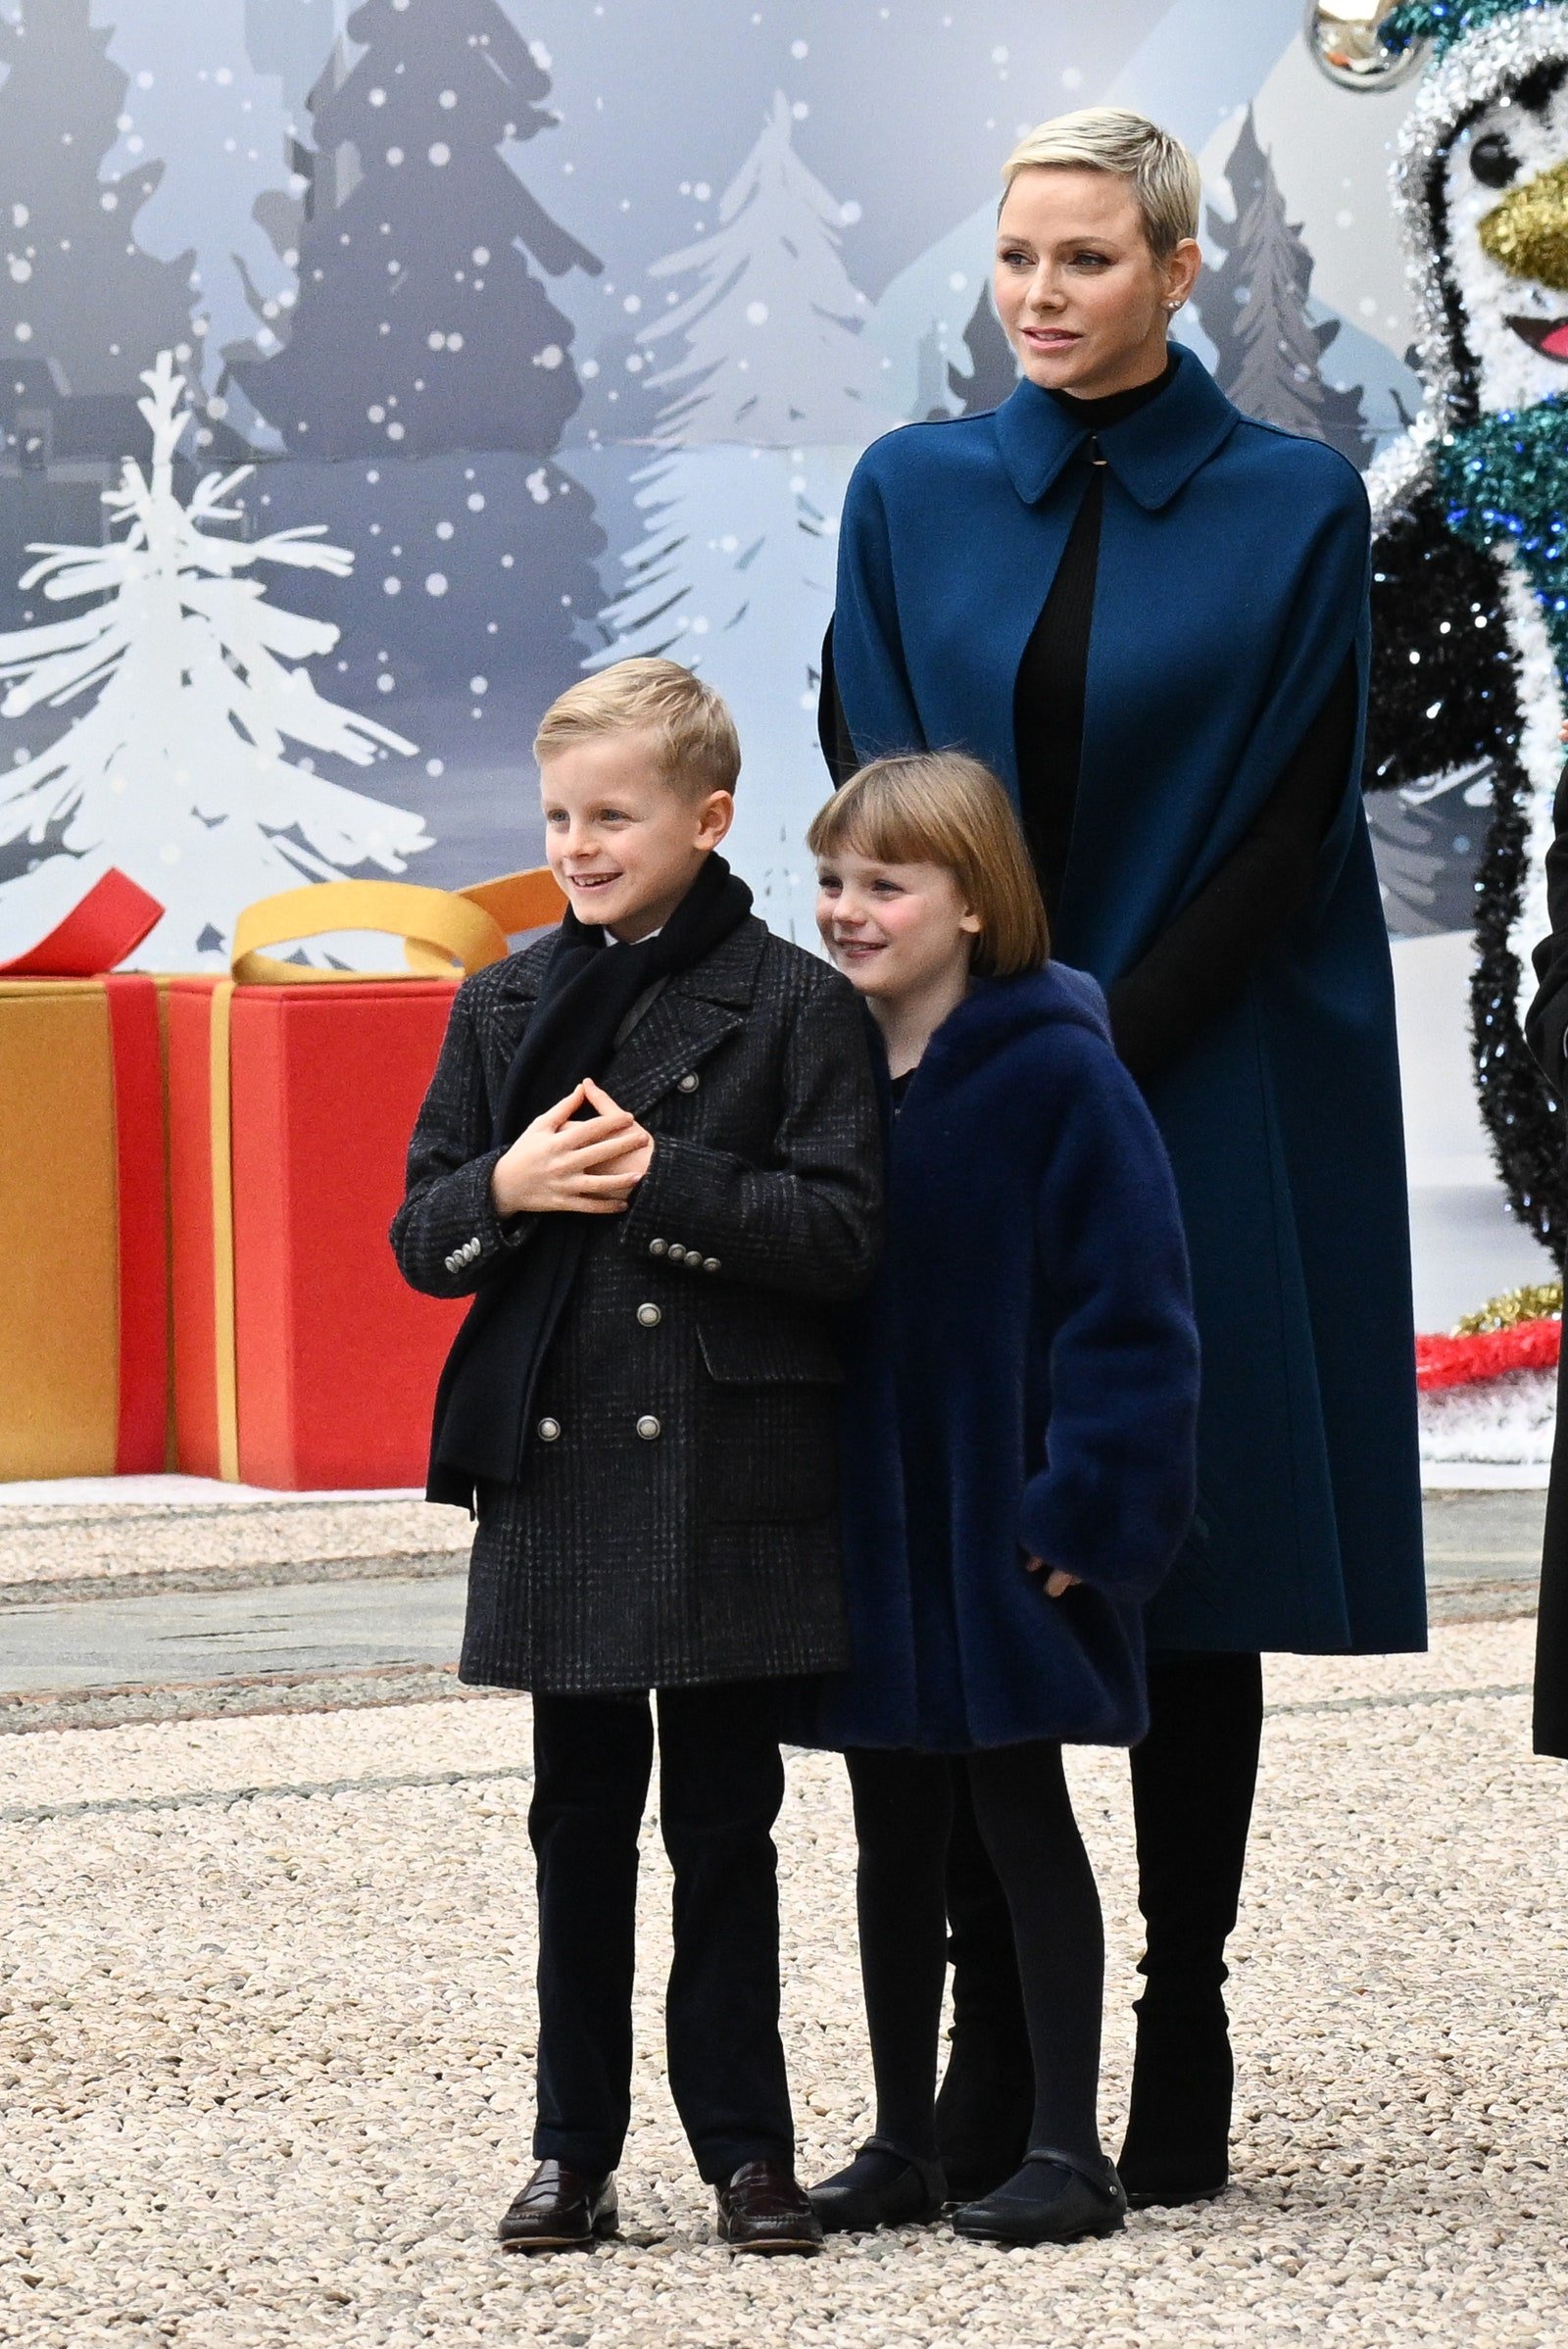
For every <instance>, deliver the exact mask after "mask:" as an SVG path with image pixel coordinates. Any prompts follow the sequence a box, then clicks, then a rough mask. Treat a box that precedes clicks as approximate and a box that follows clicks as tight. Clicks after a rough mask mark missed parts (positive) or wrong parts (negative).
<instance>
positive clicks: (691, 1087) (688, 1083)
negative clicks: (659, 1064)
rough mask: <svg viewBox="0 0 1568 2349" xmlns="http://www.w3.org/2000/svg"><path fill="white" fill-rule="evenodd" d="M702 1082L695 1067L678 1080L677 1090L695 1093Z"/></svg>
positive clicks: (678, 1091)
mask: <svg viewBox="0 0 1568 2349" xmlns="http://www.w3.org/2000/svg"><path fill="white" fill-rule="evenodd" d="M701 1082H702V1079H701V1078H700V1077H699V1076H698V1074H697V1071H696V1070H695V1069H694V1068H693V1069H688V1070H687V1072H686V1074H685V1076H683V1077H681V1078H680V1079H679V1080H678V1082H677V1084H676V1086H675V1091H676V1092H677V1093H695V1092H696V1091H697V1088H698V1086H699V1085H700V1084H701Z"/></svg>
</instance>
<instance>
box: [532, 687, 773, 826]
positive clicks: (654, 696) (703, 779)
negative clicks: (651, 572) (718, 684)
mask: <svg viewBox="0 0 1568 2349" xmlns="http://www.w3.org/2000/svg"><path fill="white" fill-rule="evenodd" d="M643 732H647V733H649V734H652V735H653V737H654V739H655V741H656V743H657V744H658V756H659V763H660V771H661V773H662V777H663V779H664V781H665V782H666V783H668V784H669V785H670V786H671V788H672V789H673V790H676V791H679V792H681V793H682V794H683V795H684V796H685V797H686V798H688V799H693V800H706V799H707V797H708V796H709V794H710V792H714V791H733V790H734V788H735V785H736V782H737V781H738V779H739V777H740V771H741V746H740V738H739V736H738V735H737V734H736V732H735V720H734V719H733V718H732V717H731V715H730V713H729V709H728V706H727V704H726V703H725V702H724V700H723V697H722V696H721V695H719V694H716V693H715V692H714V691H713V688H712V687H711V685H706V684H705V683H704V682H703V680H702V678H701V677H694V676H693V675H692V672H691V670H690V669H689V668H682V667H681V665H680V663H679V661H657V660H646V659H638V660H635V661H613V663H612V664H611V666H610V667H609V668H604V669H600V670H599V671H598V672H597V674H595V675H594V676H591V677H579V678H578V680H577V682H576V684H575V685H568V686H567V688H566V690H565V692H564V694H563V695H562V696H561V697H560V699H559V700H558V701H554V702H552V703H551V705H550V707H549V709H548V710H546V711H545V713H544V716H543V717H542V718H541V719H540V721H539V731H538V733H537V734H536V735H535V736H534V738H533V755H534V757H535V759H539V760H540V761H541V762H543V760H545V759H549V758H552V757H553V756H554V755H555V753H556V752H557V751H564V750H567V749H569V748H570V746H571V745H572V744H573V743H577V742H588V741H591V740H592V739H593V738H594V737H595V736H596V735H601V734H637V733H643Z"/></svg>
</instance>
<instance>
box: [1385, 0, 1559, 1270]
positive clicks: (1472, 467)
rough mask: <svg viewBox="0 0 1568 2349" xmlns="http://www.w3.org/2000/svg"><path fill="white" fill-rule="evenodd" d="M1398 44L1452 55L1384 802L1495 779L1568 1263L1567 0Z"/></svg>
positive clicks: (1502, 1053) (1454, 23)
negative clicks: (1463, 778)
mask: <svg viewBox="0 0 1568 2349" xmlns="http://www.w3.org/2000/svg"><path fill="white" fill-rule="evenodd" d="M1381 34H1382V39H1383V41H1384V43H1385V45H1386V47H1387V48H1389V49H1390V50H1392V51H1394V52H1395V53H1401V52H1405V51H1408V50H1409V49H1410V48H1411V46H1412V45H1413V44H1416V43H1424V42H1430V44H1431V51H1430V63H1429V64H1428V66H1427V68H1426V72H1425V73H1424V76H1423V79H1422V83H1421V87H1420V89H1419V92H1418V94H1417V97H1416V100H1415V103H1414V105H1413V107H1412V109H1411V111H1410V114H1409V116H1408V117H1407V119H1406V122H1405V125H1404V129H1403V131H1402V133H1401V136H1400V140H1399V150H1398V156H1397V162H1396V165H1395V172H1394V188H1395V201H1396V206H1397V212H1398V215H1399V219H1400V223H1401V227H1402V230H1403V235H1404V240H1405V246H1406V252H1407V257H1408V265H1409V271H1410V278H1411V285H1412V291H1413V293H1414V296H1415V302H1416V312H1417V318H1418V321H1419V323H1418V329H1417V336H1416V351H1417V358H1418V365H1419V367H1420V372H1421V376H1422V381H1423V385H1424V390H1425V397H1424V400H1423V403H1422V407H1421V412H1420V414H1419V416H1417V418H1416V421H1415V423H1414V425H1413V426H1412V427H1411V429H1410V431H1409V432H1407V433H1406V434H1405V435H1404V436H1403V437H1402V438H1401V439H1400V440H1399V441H1397V442H1396V443H1395V445H1394V446H1393V447H1392V448H1390V449H1388V450H1386V451H1385V452H1384V454H1383V456H1382V457H1380V458H1379V460H1378V461H1377V463H1376V464H1375V465H1373V467H1372V470H1371V473H1370V474H1369V476H1368V488H1369V490H1370V491H1371V493H1372V506H1373V525H1374V533H1375V536H1374V550H1373V590H1372V593H1373V670H1372V697H1371V716H1370V721H1369V740H1368V753H1367V774H1366V782H1367V787H1368V789H1369V790H1387V789H1391V788H1394V787H1396V786H1400V785H1411V784H1415V783H1417V782H1422V781H1427V782H1430V780H1431V779H1433V778H1440V777H1443V776H1446V775H1451V774H1454V773H1455V772H1462V771H1464V770H1469V771H1471V772H1472V773H1473V772H1475V771H1476V770H1477V769H1478V768H1489V769H1490V771H1491V776H1492V813H1491V822H1490V827H1489V831H1488V835H1487V840H1486V845H1485V849H1484V851H1483V855H1482V858H1481V862H1480V866H1479V868H1478V873H1477V879H1476V893H1477V895H1476V945H1477V957H1476V964H1475V972H1474V977H1473V979H1472V982H1471V1007H1472V1015H1473V1022H1474V1057H1475V1067H1476V1078H1477V1085H1478V1089H1479V1097H1480V1104H1481V1112H1482V1116H1483V1119H1484V1121H1485V1123H1486V1127H1487V1130H1488V1133H1489V1134H1490V1136H1491V1138H1492V1142H1493V1145H1494V1148H1495V1152H1496V1157H1497V1162H1498V1165H1499V1168H1500V1170H1501V1173H1502V1178H1503V1182H1504V1185H1505V1187H1506V1190H1507V1194H1508V1198H1509V1200H1510V1202H1511V1204H1512V1206H1513V1210H1514V1212H1515V1214H1516V1215H1517V1216H1518V1217H1519V1218H1520V1220H1521V1221H1522V1222H1523V1223H1525V1224H1526V1225H1527V1226H1529V1228H1530V1229H1532V1230H1533V1231H1534V1232H1535V1233H1536V1235H1537V1236H1538V1238H1539V1239H1540V1240H1541V1241H1542V1242H1543V1243H1544V1246H1545V1247H1546V1248H1549V1249H1550V1250H1551V1252H1552V1253H1553V1254H1554V1255H1555V1256H1556V1258H1557V1260H1558V1262H1559V1263H1561V1261H1562V1259H1563V1254H1564V1248H1565V1245H1568V1165H1565V1153H1564V1148H1563V1127H1562V1118H1561V1112H1560V1108H1559V1104H1558V1102H1557V1101H1556V1100H1555V1099H1554V1097H1553V1095H1552V1093H1551V1091H1550V1089H1549V1088H1548V1086H1547V1085H1546V1082H1545V1080H1544V1077H1543V1076H1542V1074H1541V1072H1540V1070H1539V1069H1538V1068H1537V1066H1536V1064H1535V1062H1534V1060H1533V1059H1532V1058H1531V1056H1530V1053H1529V1051H1528V1049H1527V1047H1526V1045H1525V1041H1524V1036H1523V1032H1522V1028H1521V1024H1520V1020H1521V1009H1522V1002H1521V997H1522V994H1523V995H1524V996H1525V997H1526V999H1527V996H1528V989H1529V985H1530V976H1529V973H1530V962H1529V957H1530V950H1531V949H1532V947H1533V946H1534V945H1535V944H1536V942H1537V941H1538V940H1539V939H1540V938H1542V937H1544V934H1545V931H1546V926H1547V924H1546V906H1545V877H1544V858H1545V853H1546V850H1547V848H1548V847H1549V846H1550V843H1551V837H1552V802H1553V798H1554V794H1555V789H1556V782H1557V774H1558V769H1559V766H1560V764H1561V759H1562V753H1561V750H1560V748H1559V742H1558V735H1559V728H1560V726H1561V722H1562V718H1563V714H1564V708H1565V703H1568V0H1403V4H1402V5H1400V6H1397V7H1396V8H1395V9H1394V11H1393V12H1392V14H1390V15H1389V16H1387V17H1386V18H1385V20H1384V22H1383V24H1382V27H1381Z"/></svg>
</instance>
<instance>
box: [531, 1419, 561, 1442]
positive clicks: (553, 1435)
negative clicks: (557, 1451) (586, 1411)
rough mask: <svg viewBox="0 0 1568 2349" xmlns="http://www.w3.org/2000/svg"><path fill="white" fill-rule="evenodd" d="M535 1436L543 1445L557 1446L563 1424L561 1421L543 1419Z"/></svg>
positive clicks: (536, 1429)
mask: <svg viewBox="0 0 1568 2349" xmlns="http://www.w3.org/2000/svg"><path fill="white" fill-rule="evenodd" d="M534 1434H535V1435H536V1436H537V1437H538V1439H539V1441H540V1443H541V1444H555V1443H557V1442H558V1441H559V1440H560V1436H561V1422H560V1420H559V1419H541V1420H540V1422H539V1425H538V1426H537V1427H536V1428H535V1429H534Z"/></svg>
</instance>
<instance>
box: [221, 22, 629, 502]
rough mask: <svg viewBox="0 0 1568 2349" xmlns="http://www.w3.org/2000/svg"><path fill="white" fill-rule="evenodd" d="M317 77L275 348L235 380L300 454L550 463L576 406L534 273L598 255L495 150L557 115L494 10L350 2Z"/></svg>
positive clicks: (566, 329) (536, 69)
mask: <svg viewBox="0 0 1568 2349" xmlns="http://www.w3.org/2000/svg"><path fill="white" fill-rule="evenodd" d="M348 30H349V33H350V35H351V37H352V39H353V40H354V41H356V42H361V43H363V44H364V48H363V52H362V54H361V55H360V56H359V57H358V59H357V60H356V62H355V63H354V64H353V65H351V66H349V67H348V69H347V71H346V72H344V71H343V64H342V56H341V53H340V52H337V51H334V56H333V62H332V64H331V65H330V67H329V68H328V71H327V73H326V74H325V75H324V76H323V78H322V80H321V82H319V84H318V87H317V91H316V96H315V100H314V103H313V123H314V132H315V139H316V145H317V156H316V161H315V166H314V173H313V181H312V187H311V191H310V195H309V198H308V200H307V219H306V222H305V226H304V229H303V231H302V235H301V241H300V290H299V301H298V305H297V308H296V311H295V316H294V323H293V328H292V331H291V333H290V335H289V338H288V342H287V344H286V346H285V347H284V349H283V350H282V352H281V353H280V354H279V355H278V356H277V357H276V358H274V359H270V360H268V361H266V362H265V363H258V362H242V363H240V364H239V365H237V366H236V367H235V369H234V373H235V376H236V379H237V380H238V381H239V382H240V383H241V384H242V385H243V387H244V389H245V391H246V392H247V393H248V395H249V396H250V398H251V399H252V400H253V401H254V402H255V404H256V406H257V408H258V409H259V410H260V412H261V414H262V415H263V416H266V417H267V418H268V420H269V421H270V423H272V424H274V425H275V426H276V427H277V429H278V431H279V432H280V433H281V434H282V437H283V440H284V443H285V445H286V447H287V448H288V449H289V450H290V452H291V453H293V454H294V455H297V456H301V457H312V458H339V457H372V456H396V457H428V456H435V455H442V454H450V453H451V452H453V451H455V450H460V449H515V450H519V451H525V452H529V453H537V454H541V455H543V454H548V453H549V452H550V451H551V450H553V449H554V448H556V447H557V445H558V444H559V441H560V438H561V432H562V427H563V426H564V423H565V421H566V418H567V417H568V416H570V415H571V413H572V411H573V410H574V409H575V407H576V406H577V403H578V400H579V398H580V397H581V393H580V389H579V386H578V382H577V378H576V374H575V371H574V369H573V367H572V366H571V362H570V357H569V352H570V346H571V327H570V324H569V322H568V320H567V319H566V318H564V315H563V314H562V312H561V311H559V310H558V309H557V308H556V306H555V304H554V303H553V302H552V301H551V300H550V298H549V296H548V294H547V293H546V292H545V289H544V287H543V285H542V284H541V283H540V281H539V279H538V277H537V276H536V275H535V274H534V268H533V266H531V265H537V267H538V268H539V269H543V270H544V271H545V272H546V273H547V274H548V275H550V276H560V275H562V274H563V273H564V271H565V270H567V269H587V270H590V271H596V270H597V269H599V266H600V265H599V262H598V260H597V259H596V257H595V256H594V255H593V254H592V253H590V252H589V251H588V249H587V247H586V246H585V245H582V244H580V243H579V242H578V241H577V239H576V238H575V237H573V236H571V235H570V234H569V233H568V232H567V230H565V229H564V228H563V227H562V226H561V225H560V224H559V223H558V222H557V221H556V220H552V218H551V217H550V215H549V214H548V213H547V212H546V211H545V210H544V208H543V206H542V205H541V204H540V203H539V202H538V201H537V200H536V198H535V197H534V196H532V195H531V194H530V193H529V191H528V189H527V188H526V187H525V186H524V185H523V184H522V182H521V181H520V180H519V179H518V177H517V176H516V173H515V171H513V170H512V168H511V166H510V165H509V164H508V163H507V161H506V160H505V159H504V158H503V156H502V155H501V154H500V152H499V150H500V148H501V146H502V145H503V143H504V142H506V141H509V140H511V141H520V140H526V139H531V138H533V137H534V136H535V135H536V134H537V133H538V132H540V131H541V130H545V129H548V128H549V127H551V125H552V124H553V122H554V121H555V118H554V116H552V115H551V114H550V113H549V112H548V111H547V110H546V108H545V107H544V106H543V105H542V103H541V101H542V100H543V99H544V98H545V97H546V95H547V94H548V92H549V88H550V81H549V77H548V75H547V74H546V73H545V72H544V70H543V68H542V67H541V66H540V65H539V64H538V63H537V62H536V61H535V59H534V56H533V54H532V52H531V50H530V48H529V46H528V44H527V42H526V41H525V40H524V39H523V38H522V36H521V34H520V33H518V32H517V31H516V29H515V26H514V25H513V24H512V23H511V21H510V19H509V18H508V17H507V16H506V15H505V14H504V12H503V11H502V9H501V8H500V7H499V6H498V5H497V0H402V4H401V5H400V0H365V4H364V5H363V6H362V7H360V8H357V9H356V10H355V11H354V13H353V15H352V16H351V17H350V18H349V20H348Z"/></svg>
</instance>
